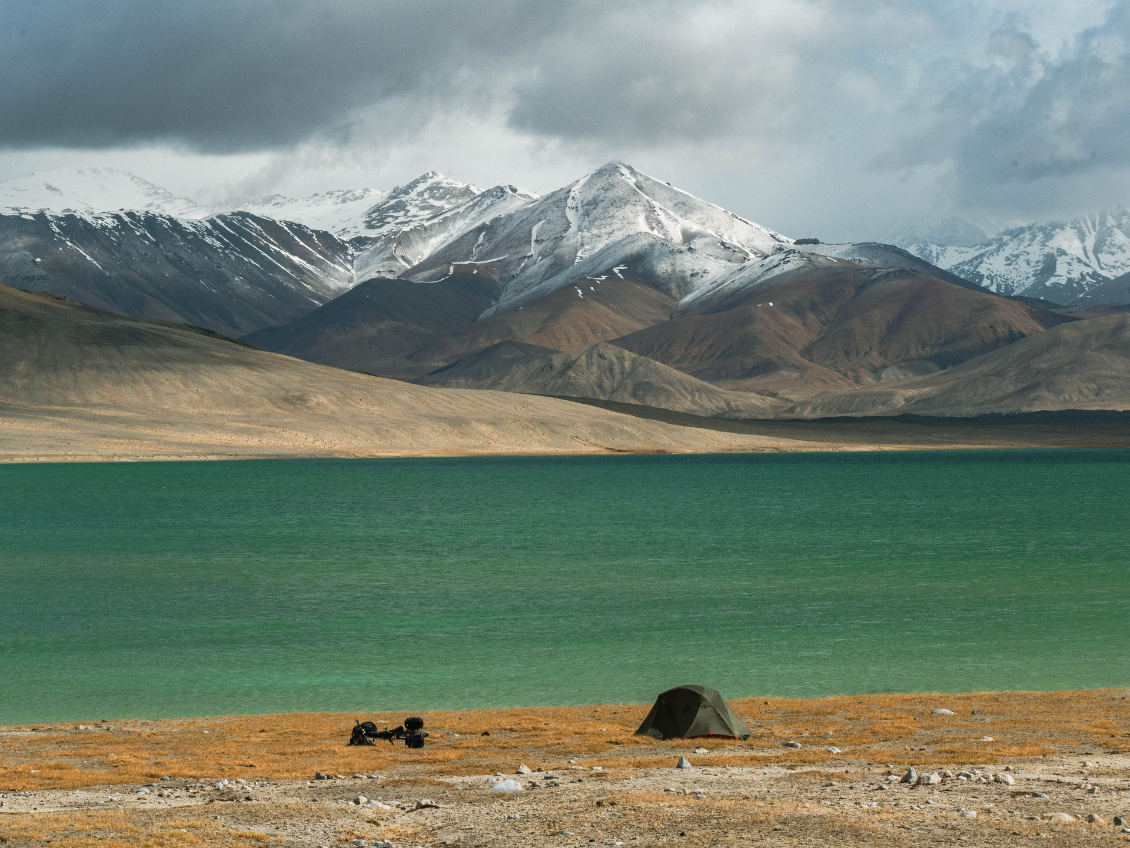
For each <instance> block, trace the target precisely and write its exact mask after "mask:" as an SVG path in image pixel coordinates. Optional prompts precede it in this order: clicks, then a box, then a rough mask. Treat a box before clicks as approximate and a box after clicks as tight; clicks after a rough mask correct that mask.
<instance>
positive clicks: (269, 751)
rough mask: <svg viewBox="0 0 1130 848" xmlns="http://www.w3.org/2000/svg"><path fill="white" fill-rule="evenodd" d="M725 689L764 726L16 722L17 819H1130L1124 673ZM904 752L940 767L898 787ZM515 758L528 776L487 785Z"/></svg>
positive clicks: (26, 828)
mask: <svg viewBox="0 0 1130 848" xmlns="http://www.w3.org/2000/svg"><path fill="white" fill-rule="evenodd" d="M723 694H725V693H723ZM728 703H729V704H730V705H731V707H732V708H733V709H734V710H735V712H737V714H738V715H739V716H740V717H742V718H743V719H744V720H745V721H746V722H747V723H748V724H749V725H750V727H751V728H752V729H753V731H754V736H753V737H751V738H750V739H749V740H746V741H744V742H740V741H737V740H723V739H690V740H671V741H667V742H659V741H656V740H653V739H650V738H647V737H638V736H634V735H633V733H634V731H635V729H636V727H637V726H638V724H639V722H640V721H642V718H643V717H644V716H645V715H646V714H647V711H648V710H649V709H650V705H647V704H636V705H607V704H606V705H589V706H579V707H539V708H509V709H495V710H491V709H480V710H465V711H458V712H433V713H423V714H422V715H423V717H424V719H425V729H426V730H428V731H429V732H430V733H431V736H430V737H429V739H428V740H427V744H426V746H425V748H424V749H423V750H420V751H413V750H409V749H406V748H405V747H404V746H403V745H396V746H391V745H386V744H384V743H380V742H378V743H377V745H375V746H373V747H356V748H354V747H348V746H346V745H345V742H346V740H347V739H348V735H349V729H350V727H351V726H352V723H353V720H354V719H362V720H373V721H376V722H377V724H378V726H384V724H385V723H386V722H388V723H389V724H391V725H395V724H400V723H401V722H403V720H404V717H405V714H400V713H385V714H376V715H361V714H357V715H353V714H330V713H301V714H290V715H274V716H218V717H213V718H184V719H161V720H120V721H112V722H108V723H103V722H98V723H96V724H93V725H86V724H83V725H77V724H74V723H66V724H53V725H46V724H40V725H20V726H9V727H3V728H0V740H2V744H0V796H2V797H0V803H2V804H3V806H0V834H2V835H4V836H5V837H7V838H8V839H9V841H14V842H15V844H17V845H23V844H25V842H26V844H32V843H35V844H39V840H42V839H47V838H50V839H60V840H62V841H64V842H66V843H67V844H74V845H86V844H87V842H85V841H79V840H80V837H79V836H78V834H82V836H81V839H86V838H89V839H90V840H91V841H90V843H89V844H91V845H93V844H97V845H102V846H118V845H126V844H138V843H139V842H142V844H144V842H143V840H144V839H151V840H153V841H152V844H155V845H156V844H219V845H253V844H264V843H269V844H271V845H286V846H292V845H293V846H299V845H303V846H311V845H345V844H349V843H350V842H351V841H352V840H354V839H364V840H366V844H367V845H373V844H379V841H381V840H388V841H390V842H392V844H393V845H395V846H397V848H400V846H441V845H450V844H458V845H476V846H478V845H482V846H488V845H497V844H502V843H505V844H512V845H523V846H524V845H530V846H533V845H541V844H547V843H546V841H547V840H549V839H552V842H551V843H550V844H553V845H570V846H572V845H578V846H585V845H588V844H590V842H595V843H597V844H612V843H613V842H616V841H619V842H621V843H623V844H625V845H630V844H637V845H666V844H672V845H675V844H678V845H694V846H697V845H702V846H717V845H748V844H761V843H762V842H763V843H764V844H767V845H770V844H772V845H781V844H786V845H791V844H797V845H802V844H822V845H845V846H846V845H852V846H855V845H892V844H893V845H904V844H905V845H912V844H923V843H926V844H930V843H933V844H941V843H946V844H949V843H952V842H954V841H958V840H961V839H967V840H970V841H972V842H973V843H974V844H982V845H993V846H996V845H1001V846H1005V845H1013V844H1015V843H1016V842H1017V841H1018V839H1017V836H1018V835H1019V836H1025V837H1029V838H1039V836H1038V835H1039V834H1041V833H1042V834H1045V835H1046V836H1047V837H1049V838H1053V839H1054V840H1055V841H1054V842H1053V843H1052V844H1056V845H1060V844H1062V845H1073V844H1087V845H1094V844H1101V845H1106V844H1111V845H1113V844H1119V843H1121V842H1122V841H1123V840H1124V839H1125V838H1126V835H1127V834H1123V833H1121V830H1120V827H1121V826H1119V825H1115V824H1114V817H1115V816H1118V817H1120V818H1121V817H1122V816H1127V815H1130V689H1104V690H1079V691H1067V692H1047V693H1033V692H1006V693H965V694H912V695H850V696H837V697H832V698H820V699H775V698H768V699H766V698H748V699H730V700H729V701H728ZM942 709H945V710H950V713H948V714H945V713H935V712H934V710H942ZM32 728H36V729H34V730H33V729H32ZM487 734H489V735H487ZM679 757H686V758H687V759H688V760H689V761H690V762H691V763H692V766H693V768H691V769H687V770H677V769H675V768H674V767H673V766H674V765H675V763H676V761H677V760H678V758H679ZM520 765H524V766H526V767H527V768H528V772H524V773H519V772H520V771H521V770H520V769H519V766H520ZM911 767H914V768H915V769H916V772H917V773H918V774H920V775H921V774H934V773H936V774H937V775H938V778H937V782H936V783H926V784H919V785H913V784H908V783H902V782H900V781H901V780H902V778H903V776H904V775H905V774H906V771H907V770H908V769H909V768H911ZM316 772H320V773H322V774H324V775H327V778H328V779H325V780H321V779H316V778H315V773H316ZM375 775H379V777H378V776H375ZM501 777H509V778H511V779H517V780H518V781H519V782H520V784H521V785H522V789H521V790H520V791H516V792H512V793H498V792H491V791H489V787H490V786H491V784H492V783H493V782H494V781H495V780H497V779H499V778H501ZM930 779H931V780H933V778H930ZM143 790H144V791H143ZM358 799H363V800H362V801H361V802H360V803H358ZM421 799H424V800H423V801H422V800H421ZM971 814H973V815H971ZM1057 814H1062V816H1057ZM1066 816H1069V817H1070V819H1071V820H1070V821H1069V820H1068V819H1067V818H1065V817H1066ZM1088 816H1093V817H1097V819H1101V824H1100V823H1099V821H1092V822H1088V821H1087V820H1086V819H1087V817H1088ZM33 834H34V835H35V836H34V838H32V835H33ZM182 834H188V835H189V836H190V837H192V838H191V839H190V838H188V837H185V836H183V835H182ZM162 839H168V840H171V841H170V842H163V841H161V840H162ZM95 840H96V841H95Z"/></svg>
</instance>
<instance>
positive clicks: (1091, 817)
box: [1087, 813, 1106, 824]
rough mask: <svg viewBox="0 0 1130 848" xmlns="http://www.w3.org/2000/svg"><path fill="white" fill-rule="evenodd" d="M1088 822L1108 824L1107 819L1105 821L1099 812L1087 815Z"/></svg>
mask: <svg viewBox="0 0 1130 848" xmlns="http://www.w3.org/2000/svg"><path fill="white" fill-rule="evenodd" d="M1087 824H1106V821H1104V820H1103V817H1102V816H1100V815H1098V814H1097V813H1091V814H1090V815H1089V816H1087Z"/></svg>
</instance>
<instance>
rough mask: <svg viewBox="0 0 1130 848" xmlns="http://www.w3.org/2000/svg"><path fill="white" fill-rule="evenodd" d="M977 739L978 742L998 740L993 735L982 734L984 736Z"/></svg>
mask: <svg viewBox="0 0 1130 848" xmlns="http://www.w3.org/2000/svg"><path fill="white" fill-rule="evenodd" d="M977 741H978V742H996V741H997V740H996V739H994V738H993V737H992V736H982V737H981V738H980V739H978V740H977Z"/></svg>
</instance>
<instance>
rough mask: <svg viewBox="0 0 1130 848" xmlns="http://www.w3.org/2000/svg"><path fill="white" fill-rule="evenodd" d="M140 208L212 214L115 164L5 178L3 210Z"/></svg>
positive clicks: (192, 216)
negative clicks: (113, 165) (110, 166)
mask: <svg viewBox="0 0 1130 848" xmlns="http://www.w3.org/2000/svg"><path fill="white" fill-rule="evenodd" d="M122 210H137V211H145V212H153V213H155V214H158V215H172V216H174V217H177V218H190V219H195V218H205V217H207V216H208V215H210V214H212V213H211V211H210V210H208V209H206V208H204V207H203V206H201V205H200V204H198V203H196V202H195V201H193V200H189V199H188V198H184V197H177V196H176V195H174V194H173V193H172V192H169V191H166V190H165V189H163V188H161V187H160V186H156V185H153V183H151V182H149V181H148V180H143V179H142V178H141V177H138V176H135V175H133V174H130V173H127V172H125V171H117V170H114V169H112V168H58V169H55V170H51V171H38V172H36V173H34V174H29V175H28V176H26V177H19V178H17V179H14V180H7V181H5V182H2V183H0V214H3V215H18V214H23V213H27V214H32V213H35V212H54V213H59V214H65V213H68V212H73V213H98V212H118V211H122Z"/></svg>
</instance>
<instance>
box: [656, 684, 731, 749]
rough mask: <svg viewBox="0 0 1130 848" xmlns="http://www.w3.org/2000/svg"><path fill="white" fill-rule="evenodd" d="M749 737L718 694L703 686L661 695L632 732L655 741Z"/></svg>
mask: <svg viewBox="0 0 1130 848" xmlns="http://www.w3.org/2000/svg"><path fill="white" fill-rule="evenodd" d="M752 734H753V731H752V730H750V729H749V728H748V727H747V726H746V723H745V722H744V721H742V720H741V719H740V718H738V717H737V716H736V715H734V711H733V710H731V709H730V708H729V707H728V706H727V705H726V702H725V701H723V700H722V696H721V695H719V694H718V690H716V689H707V688H706V687H705V686H676V687H675V688H674V689H668V690H667V691H666V692H663V693H661V694H660V695H659V697H658V698H656V699H655V706H653V707H652V708H651V712H650V713H648V714H647V718H645V719H644V720H643V724H641V725H640V727H639V730H637V731H636V736H652V737H654V738H656V739H693V738H695V737H698V736H724V737H728V738H730V739H748V738H749V737H750V736H751V735H752Z"/></svg>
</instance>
